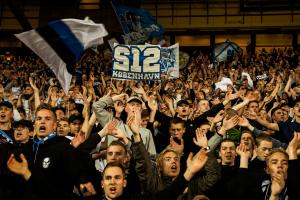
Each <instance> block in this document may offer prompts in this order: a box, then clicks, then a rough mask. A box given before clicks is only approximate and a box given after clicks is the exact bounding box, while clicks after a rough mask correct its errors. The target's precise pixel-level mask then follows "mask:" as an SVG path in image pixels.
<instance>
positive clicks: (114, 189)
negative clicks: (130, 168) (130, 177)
mask: <svg viewBox="0 0 300 200" xmlns="http://www.w3.org/2000/svg"><path fill="white" fill-rule="evenodd" d="M126 184H127V181H126V179H125V174H124V173H123V171H122V169H121V168H120V167H117V166H116V167H109V168H107V169H105V171H104V174H103V178H102V181H101V186H102V188H103V190H104V194H105V197H106V198H107V199H109V200H111V199H116V198H117V197H119V196H121V195H122V194H123V189H124V188H125V187H126Z"/></svg>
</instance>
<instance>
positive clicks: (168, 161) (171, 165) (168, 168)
mask: <svg viewBox="0 0 300 200" xmlns="http://www.w3.org/2000/svg"><path fill="white" fill-rule="evenodd" d="M179 163H180V159H179V157H178V155H177V154H176V153H174V152H167V153H165V155H163V175H164V176H167V177H172V178H174V177H177V176H178V174H179V171H180V164H179Z"/></svg>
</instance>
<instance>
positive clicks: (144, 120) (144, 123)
mask: <svg viewBox="0 0 300 200" xmlns="http://www.w3.org/2000/svg"><path fill="white" fill-rule="evenodd" d="M149 120H150V117H148V116H147V117H143V118H142V121H141V126H142V127H144V128H147V124H148V122H149Z"/></svg>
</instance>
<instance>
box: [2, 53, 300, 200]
mask: <svg viewBox="0 0 300 200" xmlns="http://www.w3.org/2000/svg"><path fill="white" fill-rule="evenodd" d="M111 60H112V59H111V53H110V52H109V51H100V52H97V53H96V52H93V51H89V52H87V53H86V54H85V55H84V56H83V57H82V59H81V61H80V62H79V63H78V65H77V67H76V75H74V77H73V80H72V83H71V88H70V90H69V91H68V93H67V94H65V93H64V91H63V89H62V88H61V86H60V84H59V82H58V81H57V79H56V78H55V76H54V74H53V73H52V72H51V70H50V69H49V68H48V67H47V66H46V65H45V64H44V63H43V62H42V61H41V60H40V59H39V58H37V57H36V56H34V55H27V56H18V55H13V56H12V57H10V59H7V58H6V57H5V56H4V57H0V70H1V73H0V199H1V200H14V199H18V200H19V199H28V200H29V199H30V200H47V199H49V200H50V199H63V200H68V199H72V200H73V199H74V200H76V199H80V200H81V199H98V200H100V199H107V200H111V199H126V200H130V199H158V200H159V199H163V200H166V199H170V200H173V199H174V200H176V199H178V200H179V199H181V200H199V199H202V200H207V199H210V200H222V199H225V200H227V199H231V200H241V199H243V200H244V199H245V200H247V199H249V200H250V199H251V200H253V199H255V200H260V199H261V200H275V199H276V200H279V199H280V200H284V199H285V200H287V199H289V200H296V199H298V198H300V192H299V189H298V186H299V185H300V174H299V173H300V168H299V167H300V162H299V161H298V155H299V154H300V151H299V148H300V95H299V94H300V54H299V51H298V50H296V49H289V48H285V49H273V50H272V51H270V52H267V51H266V50H264V49H263V50H262V51H260V52H257V53H256V54H253V55H244V56H234V57H233V58H232V59H231V60H228V61H226V62H212V58H211V57H209V55H208V54H205V53H202V52H201V51H197V52H195V53H194V54H193V55H192V56H191V57H190V60H189V62H188V64H187V66H186V67H185V68H183V69H181V70H180V77H179V78H176V79H169V74H168V75H165V76H162V79H161V81H156V82H152V81H133V80H113V79H111V67H112V61H111Z"/></svg>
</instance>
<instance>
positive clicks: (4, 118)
mask: <svg viewBox="0 0 300 200" xmlns="http://www.w3.org/2000/svg"><path fill="white" fill-rule="evenodd" d="M12 118H13V112H12V109H10V108H8V107H6V106H1V107H0V123H7V122H11V121H12Z"/></svg>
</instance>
